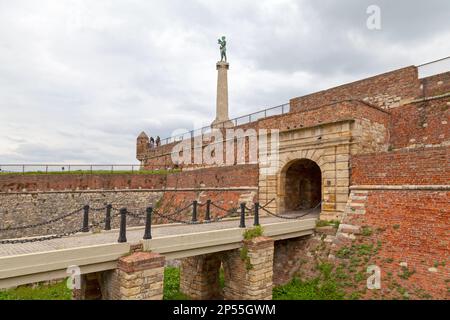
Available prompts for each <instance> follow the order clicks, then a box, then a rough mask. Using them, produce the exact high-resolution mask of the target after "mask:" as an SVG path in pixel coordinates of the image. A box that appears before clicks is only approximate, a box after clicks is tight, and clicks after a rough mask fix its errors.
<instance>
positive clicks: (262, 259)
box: [223, 237, 274, 300]
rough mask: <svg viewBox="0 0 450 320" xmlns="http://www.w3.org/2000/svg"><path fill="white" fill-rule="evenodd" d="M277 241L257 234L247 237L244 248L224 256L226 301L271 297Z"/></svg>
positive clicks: (224, 292) (267, 298) (268, 298)
mask: <svg viewBox="0 0 450 320" xmlns="http://www.w3.org/2000/svg"><path fill="white" fill-rule="evenodd" d="M273 253H274V240H273V239H271V238H268V237H257V238H254V239H251V240H244V241H243V246H242V248H241V249H236V250H232V251H229V252H228V253H227V254H226V256H225V257H224V259H223V263H224V272H225V288H224V291H223V295H224V298H225V300H271V299H272V284H273V283H272V278H273Z"/></svg>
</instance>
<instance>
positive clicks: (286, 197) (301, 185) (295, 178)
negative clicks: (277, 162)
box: [279, 158, 322, 211]
mask: <svg viewBox="0 0 450 320" xmlns="http://www.w3.org/2000/svg"><path fill="white" fill-rule="evenodd" d="M280 182H281V183H280V189H281V190H280V191H281V192H280V199H279V200H280V208H283V211H296V210H305V209H311V208H316V207H317V206H318V205H319V204H320V203H321V201H322V171H321V169H320V167H319V165H318V164H317V163H316V162H315V161H313V160H310V159H306V158H302V159H296V160H292V161H290V162H288V163H287V164H286V165H285V166H284V167H283V168H282V170H281V172H280Z"/></svg>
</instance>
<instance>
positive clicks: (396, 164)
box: [350, 147, 450, 185]
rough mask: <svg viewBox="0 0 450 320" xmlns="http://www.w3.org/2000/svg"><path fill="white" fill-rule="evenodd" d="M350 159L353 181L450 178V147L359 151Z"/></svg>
mask: <svg viewBox="0 0 450 320" xmlns="http://www.w3.org/2000/svg"><path fill="white" fill-rule="evenodd" d="M350 162H351V184H352V185H401V184H418V185H431V184H448V182H449V181H450V147H439V148H425V149H412V150H400V151H392V152H385V153H379V154H368V155H356V156H352V158H351V160H350Z"/></svg>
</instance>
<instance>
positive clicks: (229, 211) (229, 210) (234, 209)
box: [211, 202, 240, 214]
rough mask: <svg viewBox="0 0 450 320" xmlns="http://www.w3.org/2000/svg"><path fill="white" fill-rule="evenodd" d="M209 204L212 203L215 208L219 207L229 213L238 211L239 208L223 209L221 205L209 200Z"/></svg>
mask: <svg viewBox="0 0 450 320" xmlns="http://www.w3.org/2000/svg"><path fill="white" fill-rule="evenodd" d="M211 205H212V206H213V207H216V208H217V209H219V210H222V211H225V212H228V213H230V214H233V213H238V212H239V209H240V208H231V209H225V208H223V207H221V206H219V205H217V204H215V203H214V202H211Z"/></svg>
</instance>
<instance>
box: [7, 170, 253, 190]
mask: <svg viewBox="0 0 450 320" xmlns="http://www.w3.org/2000/svg"><path fill="white" fill-rule="evenodd" d="M244 168H245V170H242V169H244ZM257 175H258V169H257V166H256V165H238V166H229V167H214V168H205V169H202V170H201V171H198V172H197V171H182V172H173V173H167V174H138V173H135V174H132V173H129V174H128V173H127V174H125V173H111V174H88V173H87V174H25V175H22V174H10V175H8V174H2V175H0V193H2V192H5V193H8V192H9V193H11V192H47V191H83V190H84V191H86V190H139V189H164V188H199V187H206V188H208V187H214V188H217V187H224V188H229V187H242V186H250V187H251V186H257V180H258V176H257Z"/></svg>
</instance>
